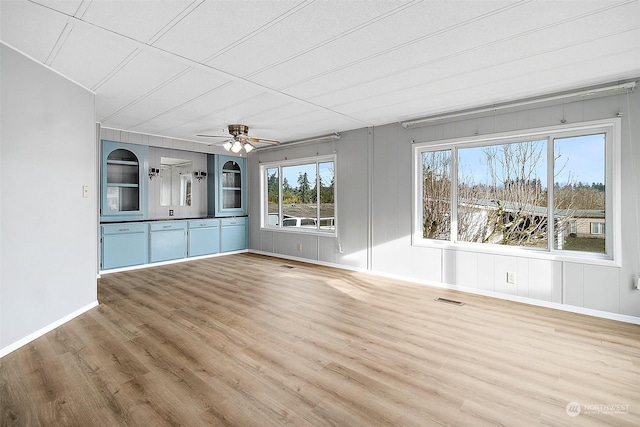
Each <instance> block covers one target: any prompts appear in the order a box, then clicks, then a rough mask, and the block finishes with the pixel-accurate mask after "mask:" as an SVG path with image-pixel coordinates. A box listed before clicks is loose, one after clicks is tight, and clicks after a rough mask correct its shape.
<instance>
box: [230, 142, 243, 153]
mask: <svg viewBox="0 0 640 427" xmlns="http://www.w3.org/2000/svg"><path fill="white" fill-rule="evenodd" d="M240 150H242V143H241V142H240V141H237V140H236V141H235V142H234V143H233V145H232V146H231V151H232V152H234V153H239V152H240Z"/></svg>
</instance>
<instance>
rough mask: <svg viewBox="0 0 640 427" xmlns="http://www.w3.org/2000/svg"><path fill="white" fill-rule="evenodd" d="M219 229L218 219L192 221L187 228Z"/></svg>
mask: <svg viewBox="0 0 640 427" xmlns="http://www.w3.org/2000/svg"><path fill="white" fill-rule="evenodd" d="M210 227H220V220H219V219H192V220H189V228H190V229H191V228H210Z"/></svg>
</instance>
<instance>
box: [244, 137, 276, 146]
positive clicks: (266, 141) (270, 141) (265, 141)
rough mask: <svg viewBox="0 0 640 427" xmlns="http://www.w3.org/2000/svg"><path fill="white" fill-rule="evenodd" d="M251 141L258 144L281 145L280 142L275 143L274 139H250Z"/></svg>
mask: <svg viewBox="0 0 640 427" xmlns="http://www.w3.org/2000/svg"><path fill="white" fill-rule="evenodd" d="M249 140H250V141H251V142H258V143H262V144H271V145H280V141H275V140H273V139H262V138H249Z"/></svg>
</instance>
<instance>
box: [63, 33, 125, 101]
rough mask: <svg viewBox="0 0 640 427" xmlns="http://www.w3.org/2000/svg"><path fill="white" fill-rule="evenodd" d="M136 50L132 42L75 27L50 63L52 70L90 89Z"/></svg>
mask: <svg viewBox="0 0 640 427" xmlns="http://www.w3.org/2000/svg"><path fill="white" fill-rule="evenodd" d="M135 49H136V45H135V44H133V43H132V42H129V41H127V40H122V39H117V38H114V37H110V36H105V35H104V34H103V33H102V32H101V31H93V30H92V29H90V28H87V27H84V26H78V25H75V26H73V28H72V30H71V32H70V33H69V36H68V37H67V40H66V42H65V43H64V44H63V45H62V47H61V48H60V51H59V52H58V54H57V55H56V57H55V58H54V59H53V62H52V63H51V67H52V68H53V69H55V70H57V71H59V72H60V73H62V74H64V75H65V76H67V77H69V78H71V79H72V80H74V81H76V82H78V83H80V84H82V85H84V86H85V87H88V88H91V87H93V86H95V85H96V84H97V83H98V82H99V81H101V80H102V79H103V78H104V77H105V76H107V75H108V74H109V73H110V72H111V71H112V70H113V69H114V68H116V67H117V66H118V64H120V63H121V62H122V61H123V60H124V59H125V58H126V57H127V56H128V55H130V54H131V53H133V52H134V51H135Z"/></svg>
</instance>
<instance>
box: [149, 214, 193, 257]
mask: <svg viewBox="0 0 640 427" xmlns="http://www.w3.org/2000/svg"><path fill="white" fill-rule="evenodd" d="M186 256H187V221H158V222H152V223H149V262H160V261H169V260H172V259H179V258H185V257H186Z"/></svg>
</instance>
